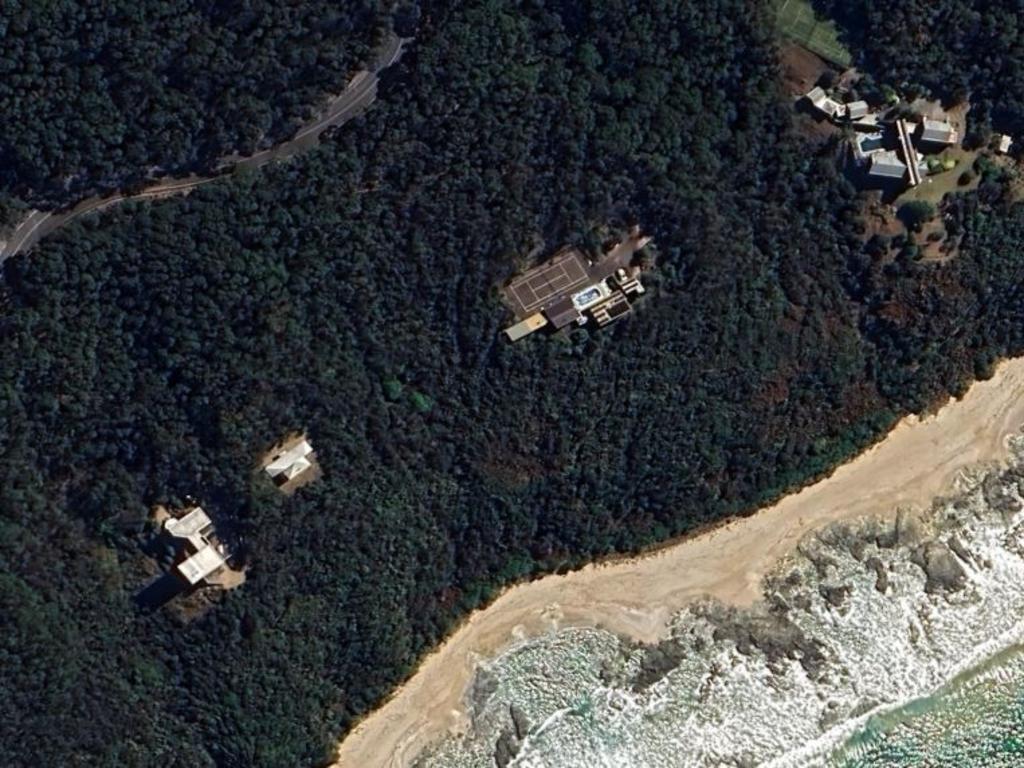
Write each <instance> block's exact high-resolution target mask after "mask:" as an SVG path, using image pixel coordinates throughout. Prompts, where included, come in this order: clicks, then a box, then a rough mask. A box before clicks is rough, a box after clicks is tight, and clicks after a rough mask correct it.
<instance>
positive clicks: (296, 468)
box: [263, 437, 316, 487]
mask: <svg viewBox="0 0 1024 768" xmlns="http://www.w3.org/2000/svg"><path fill="white" fill-rule="evenodd" d="M315 460H316V457H315V456H314V454H313V446H311V445H310V444H309V441H308V440H306V439H305V438H304V437H302V438H299V439H298V440H296V441H294V442H293V443H292V444H291V445H288V444H285V445H282V446H281V448H280V449H279V450H277V451H276V452H272V453H271V455H270V458H269V461H268V462H267V463H266V464H265V465H264V467H263V469H264V471H266V473H267V474H268V475H270V479H271V480H273V481H274V483H275V484H276V485H278V486H279V487H280V486H284V485H287V484H288V483H291V482H293V481H295V480H296V479H297V478H298V477H299V476H300V475H302V474H304V473H306V472H308V471H310V470H311V469H312V468H313V462H314V461H315Z"/></svg>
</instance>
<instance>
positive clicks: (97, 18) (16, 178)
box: [0, 0, 390, 206]
mask: <svg viewBox="0 0 1024 768" xmlns="http://www.w3.org/2000/svg"><path fill="white" fill-rule="evenodd" d="M388 5H390V3H386V2H384V0H346V2H344V3H337V2H325V1H323V0H304V1H303V2H290V3H282V2H267V1H266V0H226V1H222V2H206V1H204V0H114V1H113V2H97V0H90V1H89V2H81V1H80V0H58V1H57V2H48V3H34V4H31V7H29V6H28V5H26V4H24V3H20V2H18V1H17V0H4V1H3V2H0V105H3V118H4V119H3V120H2V121H0V195H2V194H3V193H7V194H14V195H18V196H20V197H21V198H23V199H25V200H27V201H29V202H31V203H32V204H34V205H42V206H54V205H61V204H64V203H67V202H71V201H75V200H77V199H79V198H81V197H85V196H87V195H88V194H91V193H94V192H97V191H108V190H112V189H117V188H121V187H124V186H126V185H130V184H132V183H133V182H136V181H138V180H139V179H142V178H145V177H146V175H147V174H148V173H150V172H151V171H153V170H154V169H156V170H159V171H162V172H165V173H168V172H170V173H180V172H184V171H196V170H203V169H206V168H207V167H208V166H210V165H211V164H212V163H213V162H214V161H215V160H216V159H217V158H218V157H220V156H222V155H225V154H228V153H231V152H234V151H239V152H243V153H249V152H253V151H254V150H256V149H257V148H260V147H264V146H267V145H269V144H271V143H274V142H276V141H280V140H281V139H284V138H287V137H288V136H290V135H291V134H292V133H293V132H294V131H295V128H296V127H297V126H298V125H299V124H300V122H301V121H302V120H303V119H304V118H305V117H307V116H308V115H309V114H310V110H311V107H313V106H316V105H318V104H320V103H321V102H322V101H323V100H324V99H325V97H326V95H327V94H328V93H337V92H338V91H340V90H341V89H342V88H343V87H344V86H345V83H346V82H347V81H348V78H349V76H350V75H351V74H352V72H354V71H355V70H356V69H358V68H359V65H360V64H362V63H363V62H365V61H367V60H368V58H369V55H370V49H371V48H372V46H373V44H374V42H375V40H376V38H377V36H378V34H379V32H380V30H381V28H382V24H383V23H384V22H385V19H384V18H383V15H382V11H383V9H384V8H385V7H387V6H388ZM0 199H2V198H0Z"/></svg>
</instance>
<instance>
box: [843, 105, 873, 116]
mask: <svg viewBox="0 0 1024 768" xmlns="http://www.w3.org/2000/svg"><path fill="white" fill-rule="evenodd" d="M843 114H844V116H845V117H846V118H847V119H848V120H862V119H863V118H865V117H867V114H868V103H867V102H866V101H851V102H850V103H849V104H847V105H845V112H844V113H843Z"/></svg>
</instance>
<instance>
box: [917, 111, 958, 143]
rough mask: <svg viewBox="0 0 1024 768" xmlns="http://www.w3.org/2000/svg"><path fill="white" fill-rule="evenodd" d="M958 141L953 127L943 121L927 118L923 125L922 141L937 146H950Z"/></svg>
mask: <svg viewBox="0 0 1024 768" xmlns="http://www.w3.org/2000/svg"><path fill="white" fill-rule="evenodd" d="M955 140H956V131H955V130H954V129H953V126H952V125H950V124H949V123H947V122H944V121H942V120H929V119H928V118H927V117H926V118H925V119H924V122H923V123H922V124H921V141H931V142H935V143H937V144H950V143H952V142H954V141H955Z"/></svg>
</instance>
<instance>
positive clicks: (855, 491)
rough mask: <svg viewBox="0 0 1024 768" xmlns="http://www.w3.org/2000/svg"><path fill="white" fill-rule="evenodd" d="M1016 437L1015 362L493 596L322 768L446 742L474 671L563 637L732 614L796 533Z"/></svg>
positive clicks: (943, 477) (893, 500) (896, 494)
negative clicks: (691, 529) (648, 536)
mask: <svg viewBox="0 0 1024 768" xmlns="http://www.w3.org/2000/svg"><path fill="white" fill-rule="evenodd" d="M1022 426H1024V359H1015V360H1011V361H1007V362H1004V363H1003V364H1001V365H1000V366H999V368H998V369H997V371H996V373H995V375H994V376H993V377H992V378H991V379H989V380H988V381H984V382H979V383H976V384H975V385H974V386H972V387H971V389H970V390H969V391H968V392H967V394H966V395H965V396H964V397H963V398H962V399H961V400H959V401H952V400H951V401H950V402H949V403H948V404H947V405H945V406H943V407H942V409H940V410H939V411H938V412H937V413H936V414H934V415H931V416H928V417H925V418H918V417H916V416H909V417H907V418H904V419H903V420H901V421H900V422H899V423H898V424H897V425H896V427H895V428H894V429H893V430H892V431H891V432H890V433H889V434H888V435H887V436H886V437H885V438H884V439H883V440H882V441H880V442H879V443H877V444H876V445H874V446H873V447H872V448H870V449H868V450H867V451H865V452H864V453H862V454H860V455H859V456H857V457H856V458H855V459H852V460H851V461H849V462H848V463H846V464H844V465H842V466H840V467H839V468H838V469H836V470H835V472H833V473H832V475H831V476H829V477H828V478H826V479H824V480H821V481H819V482H817V483H815V484H814V485H811V486H808V487H806V488H804V489H803V490H801V491H799V492H798V493H794V494H791V495H789V496H786V497H784V498H783V499H781V500H780V501H779V502H777V503H776V504H774V505H772V506H770V507H767V508H765V509H762V510H760V511H758V512H757V513H755V514H753V515H751V516H749V517H745V518H740V519H737V520H733V521H731V522H729V523H727V524H724V525H722V526H719V527H717V528H714V529H712V530H710V531H707V532H705V533H699V534H695V535H693V536H691V537H689V538H686V539H683V540H681V541H679V542H677V543H674V544H672V545H670V546H666V547H664V548H661V549H659V550H658V551H656V552H654V553H652V554H650V555H646V556H641V557H638V558H634V559H631V560H618V561H615V562H613V563H609V564H603V565H590V566H587V567H585V568H583V569H581V570H579V571H575V572H573V573H569V574H565V575H553V576H547V577H544V578H542V579H538V580H536V581H532V582H529V583H526V584H522V585H519V586H514V587H511V588H509V589H507V590H506V591H505V592H503V593H502V594H501V596H500V597H498V599H497V600H495V601H494V602H493V603H491V605H489V606H488V607H487V608H484V609H481V610H479V611H476V612H474V613H473V614H471V615H470V616H469V618H468V619H467V620H466V621H465V622H464V623H463V624H462V625H461V626H460V627H459V628H458V630H456V631H455V633H454V634H453V635H452V636H451V637H450V638H449V639H448V640H447V641H446V642H445V643H444V644H443V645H441V646H440V647H439V648H438V649H437V650H435V651H434V652H432V653H431V654H430V655H429V656H427V657H426V659H425V660H424V661H423V663H422V665H421V666H420V668H419V670H418V671H417V672H416V674H415V675H414V676H413V677H412V678H410V679H409V680H408V681H407V682H406V683H405V684H404V685H402V686H401V687H400V688H399V689H398V690H397V691H396V692H395V694H394V695H393V696H392V697H391V698H390V699H389V700H388V701H387V702H386V703H385V704H384V705H383V706H381V707H380V708H378V709H377V710H375V711H374V712H372V713H371V714H369V715H368V716H367V717H366V718H365V719H364V720H363V721H362V722H361V723H360V724H359V725H358V726H357V727H356V728H355V729H354V730H353V731H352V732H351V733H350V734H349V735H348V736H347V737H346V738H345V740H344V741H343V742H342V743H341V745H340V747H339V750H338V754H337V761H336V763H335V768H399V767H400V766H402V767H405V766H409V765H411V764H412V762H413V760H414V759H415V758H416V756H417V755H418V754H419V753H420V752H421V751H422V750H423V748H424V747H425V746H427V745H428V744H430V743H431V742H433V741H434V740H436V739H437V738H438V737H440V736H441V735H443V734H444V733H445V732H446V731H449V730H451V731H453V732H456V731H460V730H461V729H463V728H464V727H465V724H466V718H465V715H464V712H463V709H462V707H463V698H464V696H465V693H466V691H467V690H468V687H469V685H470V683H471V681H472V678H473V672H474V668H475V665H476V663H477V661H478V660H480V659H486V658H491V657H493V656H495V655H497V654H498V653H500V652H501V651H502V650H503V649H504V648H506V647H508V646H509V645H511V644H512V643H514V642H516V641H518V640H521V639H524V638H526V637H532V636H536V635H539V634H543V633H544V632H548V631H551V630H552V629H556V628H560V627H567V626H599V627H602V628H604V629H607V630H610V631H612V632H616V633H619V634H622V635H626V636H629V637H631V638H633V639H635V640H639V641H644V642H654V641H657V640H658V639H660V638H661V637H662V636H663V635H664V634H665V632H666V629H667V626H666V622H667V621H668V620H669V619H670V618H671V616H672V615H673V614H674V613H676V612H678V611H679V610H680V609H682V608H683V607H685V605H686V604H687V603H688V602H689V601H691V600H693V599H694V598H696V597H700V596H704V595H710V596H712V597H715V598H717V599H719V600H722V601H725V602H730V603H733V604H737V605H749V604H750V603H752V602H754V601H755V600H757V599H758V597H759V596H760V584H761V579H762V578H763V577H764V575H765V574H766V573H768V572H769V571H770V570H771V569H772V567H773V566H775V565H776V563H778V562H779V560H781V559H782V558H783V557H785V556H786V555H787V554H788V553H789V552H791V551H792V549H793V547H794V546H795V545H796V544H797V542H798V541H799V540H800V539H801V538H802V537H803V536H804V535H805V534H806V533H807V532H808V531H811V530H814V529H818V528H821V527H824V526H826V525H828V524H829V523H832V522H835V521H840V520H852V519H857V518H865V517H878V516H885V515H894V514H895V511H896V509H897V507H909V506H914V507H924V506H927V505H928V504H930V503H931V501H932V500H933V499H934V498H935V497H937V496H940V495H942V494H943V493H945V492H947V491H949V490H951V489H952V485H953V482H954V481H955V480H956V477H957V475H958V473H959V472H960V471H961V470H963V469H965V468H967V467H972V466H976V465H979V464H986V463H992V462H997V461H1001V460H1003V459H1004V458H1005V457H1006V455H1007V446H1006V437H1007V436H1008V435H1009V434H1011V433H1015V432H1018V431H1020V430H1021V428H1022Z"/></svg>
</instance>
